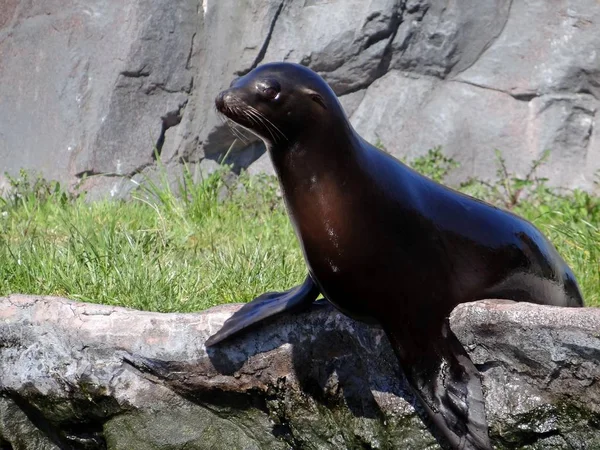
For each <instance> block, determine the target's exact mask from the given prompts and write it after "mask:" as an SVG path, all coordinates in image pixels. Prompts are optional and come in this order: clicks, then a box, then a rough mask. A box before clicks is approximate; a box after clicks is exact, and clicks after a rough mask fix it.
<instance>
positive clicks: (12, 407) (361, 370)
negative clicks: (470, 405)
mask: <svg viewBox="0 0 600 450" xmlns="http://www.w3.org/2000/svg"><path fill="white" fill-rule="evenodd" d="M238 307H239V305H226V306H221V307H216V308H212V309H210V310H208V311H204V312H201V313H198V314H158V313H149V312H140V311H134V310H129V309H124V308H116V307H110V306H101V305H92V304H84V303H77V302H73V301H69V300H65V299H61V298H53V297H35V296H22V295H13V296H10V297H6V298H0V449H2V450H4V449H35V450H46V449H65V448H66V449H71V448H72V449H80V448H81V449H106V448H108V449H123V450H136V449H140V450H141V449H144V450H146V449H183V448H185V449H228V450H231V449H289V448H302V449H346V448H373V449H392V448H410V449H421V448H436V447H437V446H436V444H435V441H434V440H433V438H432V437H431V435H430V434H429V433H428V431H427V429H426V428H425V427H424V426H423V424H422V423H421V421H420V420H419V418H418V415H417V414H416V413H415V411H414V409H413V408H412V407H411V404H410V400H411V399H410V396H409V395H408V394H407V393H406V390H405V386H404V384H403V382H402V380H401V377H400V376H399V374H398V369H397V368H396V362H395V358H394V356H393V354H392V351H391V348H390V346H389V344H388V342H387V339H386V338H385V336H384V334H383V332H382V331H381V330H380V329H378V328H373V327H369V326H366V325H363V324H361V323H357V322H354V321H352V320H350V319H348V318H346V317H344V316H342V315H340V314H339V313H338V312H337V311H335V310H334V309H333V308H331V307H330V306H328V305H325V304H317V305H315V307H314V308H313V309H312V310H311V311H310V312H308V313H303V314H298V315H290V316H288V317H285V318H281V319H278V320H275V321H273V323H271V324H268V325H267V326H264V327H262V328H260V329H257V330H256V331H255V332H253V333H250V334H247V335H246V336H244V337H243V338H240V339H236V340H233V341H232V342H231V343H228V344H227V345H223V346H222V347H220V348H217V349H214V350H213V349H211V350H210V351H208V352H207V350H206V349H205V347H204V341H205V340H206V339H207V338H208V336H209V335H210V334H211V333H212V332H214V331H215V330H216V329H217V328H218V327H219V326H220V325H221V324H222V322H223V321H224V320H225V319H226V318H227V317H229V315H230V314H232V312H233V311H235V310H236V309H237V308H238ZM399 320H401V319H399ZM451 323H452V328H453V329H454V331H455V332H456V333H457V335H458V336H459V338H460V340H461V342H463V344H464V345H465V346H466V347H467V348H468V350H469V353H470V355H471V357H472V358H473V360H474V361H475V363H476V365H477V366H478V368H479V369H480V371H481V373H482V376H483V384H484V390H485V397H486V408H487V414H488V420H489V423H490V427H491V429H490V432H491V436H492V440H493V442H494V444H495V446H497V448H499V449H503V448H526V449H562V448H570V449H571V448H572V449H591V448H600V406H599V405H600V383H598V381H599V380H600V309H594V308H584V309H567V308H554V307H540V306H535V305H530V304H515V303H512V302H500V301H491V300H487V301H482V302H476V303H472V304H467V305H461V306H459V307H458V308H457V309H456V310H455V311H454V313H453V315H452V318H451ZM407 400H408V401H407Z"/></svg>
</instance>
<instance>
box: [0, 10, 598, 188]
mask: <svg viewBox="0 0 600 450" xmlns="http://www.w3.org/2000/svg"><path fill="white" fill-rule="evenodd" d="M4 3H5V4H3V5H2V8H1V9H2V11H0V102H1V103H0V105H1V107H0V158H1V160H2V161H3V164H2V166H1V167H2V169H3V170H2V171H1V172H4V170H8V172H9V173H11V174H15V173H16V172H17V171H18V169H19V168H21V167H24V168H26V169H35V170H38V171H41V172H42V173H43V174H44V175H45V176H46V177H48V178H56V179H59V180H61V181H63V182H65V183H67V184H69V185H71V186H76V185H80V187H81V188H83V189H85V190H88V191H90V192H91V193H92V194H91V195H92V197H93V198H95V197H96V195H98V196H101V195H108V196H113V197H122V196H125V195H127V193H128V192H129V191H130V190H131V189H132V188H133V187H135V186H136V182H137V181H140V180H143V179H144V176H145V175H149V176H153V175H154V173H155V171H156V156H157V154H159V156H160V157H161V159H162V160H163V162H164V163H165V165H166V171H167V172H168V174H169V176H170V177H171V178H175V177H176V176H177V174H178V171H179V169H180V165H181V164H182V162H187V163H188V164H191V165H195V164H198V165H199V170H202V171H205V172H206V171H210V170H213V169H214V166H215V161H218V162H221V160H222V157H223V156H224V154H225V153H226V152H227V151H228V149H229V148H230V146H231V143H232V142H233V140H234V135H233V134H232V133H231V132H230V130H229V129H228V127H227V125H226V124H224V123H223V122H222V121H221V120H220V119H219V118H218V117H217V115H216V113H215V111H214V107H213V101H214V97H215V95H216V94H217V93H218V92H220V91H221V90H222V89H223V88H225V87H227V86H228V85H229V83H230V82H231V81H232V80H233V79H234V78H236V77H237V76H239V75H242V74H244V73H247V72H248V71H249V70H251V69H252V68H254V67H256V66H257V65H258V64H261V63H264V62H270V61H282V60H285V61H291V62H298V63H302V64H305V65H307V66H308V67H310V68H311V69H313V70H315V71H317V72H318V73H320V74H321V75H322V76H323V77H324V78H325V79H326V80H327V81H328V82H329V83H330V84H331V86H332V87H333V89H334V90H335V92H336V93H337V94H338V95H339V96H340V98H341V101H342V103H343V105H344V107H345V108H346V111H347V114H348V115H349V116H350V118H351V122H352V123H353V125H354V126H355V127H356V129H357V130H358V131H359V133H360V134H361V135H362V136H363V137H365V138H366V139H367V140H369V141H370V142H372V143H373V144H377V145H379V146H382V147H384V148H385V149H386V150H387V151H389V152H391V153H393V154H394V155H397V156H400V157H403V158H408V159H411V158H414V157H416V156H418V155H422V154H424V153H426V152H427V150H428V149H429V148H432V147H435V146H442V149H443V152H444V153H445V154H446V155H448V156H451V157H453V158H455V159H456V160H458V161H459V162H460V163H461V166H460V167H459V168H457V169H455V170H454V172H453V173H452V174H451V176H450V179H449V181H450V182H458V181H461V180H465V179H467V178H469V177H477V178H480V179H493V178H495V177H496V170H497V166H496V164H494V161H495V154H494V151H495V150H496V149H497V150H499V151H501V152H502V154H503V155H504V157H505V159H506V160H507V168H508V170H509V171H511V172H515V173H517V174H521V175H524V174H526V173H527V171H528V169H529V167H530V165H531V162H532V161H534V160H537V159H539V158H540V157H541V156H542V154H543V153H544V151H546V150H550V151H551V153H550V157H549V158H548V160H547V161H546V163H545V164H544V165H543V166H542V168H541V169H540V170H539V172H538V175H539V176H544V177H548V178H549V179H550V182H551V183H552V184H554V185H559V186H563V187H582V188H586V189H589V190H592V189H594V188H595V187H594V186H595V185H594V180H595V178H594V177H595V174H596V172H597V171H598V170H599V169H600V139H599V137H598V128H599V127H598V126H597V121H598V119H597V111H598V109H599V108H598V107H599V104H600V50H599V49H600V31H599V30H600V29H599V28H598V26H597V24H598V23H600V3H598V2H597V1H596V0H577V1H561V2H547V1H538V0H514V1H509V0H492V1H487V2H480V1H476V0H468V1H461V2H449V1H433V0H409V1H405V2H399V1H397V0H373V1H364V0H344V1H341V0H340V1H327V2H325V1H294V2H290V1H281V0H262V1H250V0H243V1H239V0H219V1H216V0H213V1H211V0H204V1H201V0H178V1H175V2H173V1H171V0H134V1H129V2H127V3H126V4H124V3H123V2H122V1H119V0H105V1H102V2H98V1H92V0H80V1H74V0H69V1H57V0H52V1H44V2H29V1H25V0H8V2H7V1H6V0H5V2H4ZM228 162H229V163H232V164H233V166H234V169H235V170H240V169H242V168H249V170H250V171H252V172H268V173H270V172H272V167H271V165H270V161H269V160H268V158H267V155H265V154H264V147H263V146H262V144H258V145H257V144H256V143H255V139H254V138H252V137H251V136H250V137H248V139H247V140H246V142H244V141H240V140H238V141H237V142H236V144H235V146H234V148H233V149H232V150H231V151H230V152H229V157H228ZM255 162H256V164H255ZM130 179H133V180H134V181H133V182H131V181H130ZM82 180H84V181H83V183H81V181H82ZM1 183H2V180H0V184H1ZM596 189H597V186H596Z"/></svg>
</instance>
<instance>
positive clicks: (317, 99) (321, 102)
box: [310, 92, 327, 109]
mask: <svg viewBox="0 0 600 450" xmlns="http://www.w3.org/2000/svg"><path fill="white" fill-rule="evenodd" d="M310 98H312V99H313V101H314V102H316V103H318V104H319V105H321V106H322V107H323V109H327V105H326V104H325V100H324V99H323V97H321V96H320V95H319V94H317V93H314V92H313V93H311V94H310Z"/></svg>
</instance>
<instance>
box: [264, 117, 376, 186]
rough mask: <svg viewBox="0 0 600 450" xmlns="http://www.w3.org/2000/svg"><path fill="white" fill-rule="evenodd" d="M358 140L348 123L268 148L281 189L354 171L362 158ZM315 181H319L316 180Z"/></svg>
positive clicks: (333, 177) (314, 131)
mask: <svg viewBox="0 0 600 450" xmlns="http://www.w3.org/2000/svg"><path fill="white" fill-rule="evenodd" d="M360 142H361V138H360V136H359V135H358V134H357V133H356V132H355V131H354V129H353V128H352V127H351V126H350V124H349V123H348V122H347V121H344V122H343V123H341V124H336V126H332V127H330V128H328V129H327V130H325V129H320V130H312V129H311V130H306V132H304V133H302V135H300V136H298V137H297V139H296V140H294V141H293V142H282V143H279V144H277V145H272V144H271V145H267V148H268V151H269V153H270V156H271V161H272V163H273V166H274V168H275V172H276V173H277V176H278V178H279V181H280V182H281V184H282V186H283V188H284V190H286V191H288V188H287V187H288V185H289V186H294V189H297V188H298V187H299V186H303V185H305V184H307V183H308V184H310V185H312V186H314V184H315V181H314V180H320V179H323V178H324V177H325V176H326V177H327V178H328V179H329V180H332V179H337V178H342V177H346V176H348V174H349V173H354V172H357V171H358V170H359V168H360V164H361V162H362V161H363V160H364V158H365V150H364V148H363V147H362V146H361V145H360ZM317 182H318V181H317Z"/></svg>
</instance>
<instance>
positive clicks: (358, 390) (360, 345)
mask: <svg viewBox="0 0 600 450" xmlns="http://www.w3.org/2000/svg"><path fill="white" fill-rule="evenodd" d="M258 329H260V332H257V330H258ZM285 347H288V348H289V350H285ZM282 348H284V350H283V353H282V354H279V355H278V356H275V358H282V359H283V360H284V361H282V360H278V361H277V362H278V363H284V364H285V360H286V358H287V360H288V361H289V363H291V369H292V370H291V371H290V372H291V373H290V375H291V378H292V379H293V380H289V381H291V382H292V383H293V382H297V384H298V388H299V390H300V391H301V392H302V393H303V394H306V395H308V396H309V397H311V398H312V399H314V401H315V402H317V403H320V404H321V405H324V406H327V407H329V408H331V407H332V406H334V407H335V406H339V405H345V406H346V407H347V408H348V409H349V410H350V412H351V413H352V414H353V415H354V416H355V417H361V418H371V419H384V414H383V412H382V409H381V407H380V406H379V403H378V399H377V398H376V396H378V397H379V398H380V400H381V398H382V395H383V397H385V394H393V395H394V396H396V397H401V398H403V399H404V400H406V401H407V402H409V403H410V404H411V405H414V403H415V402H414V400H415V399H414V395H413V394H412V391H410V389H409V388H407V384H406V381H405V378H404V373H403V372H402V370H401V369H400V367H399V365H398V362H397V359H396V357H395V355H394V353H393V351H392V348H391V345H390V343H389V341H388V339H387V337H386V336H385V333H384V332H383V330H382V329H381V328H380V327H377V326H373V325H367V324H364V323H360V322H356V321H354V320H352V319H350V318H348V317H346V316H344V315H342V314H341V313H340V312H338V311H337V310H335V309H334V308H333V307H332V306H331V305H330V304H328V303H326V302H315V303H314V304H313V305H312V306H311V308H310V309H309V310H308V311H306V312H302V313H291V314H286V315H284V316H283V317H279V318H275V319H272V320H268V321H266V322H264V323H261V324H260V325H258V326H257V327H255V328H254V330H248V331H247V333H243V334H241V335H240V336H237V337H235V338H232V339H231V340H230V341H228V342H224V343H223V344H219V345H218V346H216V347H214V348H213V347H211V348H208V349H207V355H208V358H209V359H210V361H211V365H212V366H213V367H214V368H215V369H216V370H217V371H218V372H219V373H220V374H222V375H227V376H233V377H236V376H239V373H240V372H244V371H247V370H248V369H247V368H246V367H245V365H246V364H247V363H249V364H250V365H251V366H254V367H253V368H252V369H251V370H252V371H254V370H255V369H256V363H253V362H252V359H255V358H256V357H257V356H259V355H264V356H265V364H269V363H271V364H272V363H274V362H275V360H274V359H269V356H268V355H269V353H270V352H277V351H278V349H282ZM288 355H289V356H288ZM261 359H262V358H261ZM267 370H268V368H267V367H265V371H267ZM374 393H376V394H375V395H374ZM384 401H385V402H386V403H387V402H388V401H389V396H388V397H387V398H386V399H385V400H384Z"/></svg>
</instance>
